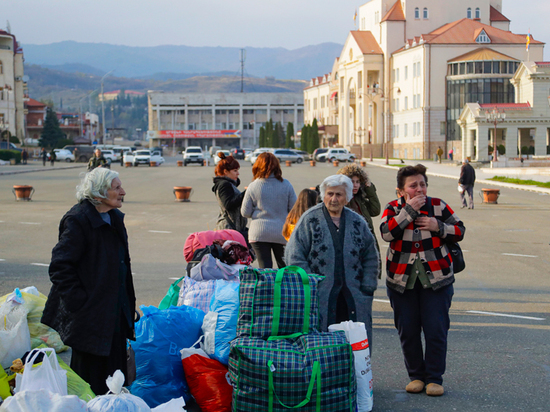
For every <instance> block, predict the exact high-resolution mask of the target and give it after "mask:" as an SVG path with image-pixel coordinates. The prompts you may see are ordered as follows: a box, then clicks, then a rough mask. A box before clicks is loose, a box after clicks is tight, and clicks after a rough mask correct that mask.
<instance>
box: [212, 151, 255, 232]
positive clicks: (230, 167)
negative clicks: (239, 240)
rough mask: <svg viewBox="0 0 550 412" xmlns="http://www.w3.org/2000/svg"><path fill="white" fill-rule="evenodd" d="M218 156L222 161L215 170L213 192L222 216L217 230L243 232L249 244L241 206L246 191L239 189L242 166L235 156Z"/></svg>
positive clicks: (220, 153) (219, 154)
mask: <svg viewBox="0 0 550 412" xmlns="http://www.w3.org/2000/svg"><path fill="white" fill-rule="evenodd" d="M217 156H219V157H220V159H221V160H220V161H219V163H218V165H217V166H216V169H215V170H214V173H215V174H216V177H215V178H214V186H212V191H213V192H214V193H215V194H216V198H217V199H218V203H219V205H220V214H219V216H218V223H217V224H216V229H217V230H221V229H233V230H237V231H239V232H241V234H242V235H243V236H244V238H245V240H246V241H247V242H248V228H247V227H246V224H247V219H246V218H245V217H243V216H242V215H241V204H242V203H243V198H244V194H245V191H243V192H241V191H239V189H237V187H238V186H239V185H240V184H241V181H240V180H239V169H240V167H241V166H240V165H239V162H238V161H237V160H235V158H233V156H228V157H225V155H224V154H223V153H222V152H219V153H218V154H217Z"/></svg>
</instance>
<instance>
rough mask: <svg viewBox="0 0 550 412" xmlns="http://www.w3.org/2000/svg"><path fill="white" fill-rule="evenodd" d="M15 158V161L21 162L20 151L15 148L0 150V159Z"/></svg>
mask: <svg viewBox="0 0 550 412" xmlns="http://www.w3.org/2000/svg"><path fill="white" fill-rule="evenodd" d="M10 159H15V161H16V163H21V152H19V151H17V150H0V160H7V161H9V160H10Z"/></svg>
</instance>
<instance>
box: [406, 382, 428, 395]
mask: <svg viewBox="0 0 550 412" xmlns="http://www.w3.org/2000/svg"><path fill="white" fill-rule="evenodd" d="M423 389H424V382H422V381H421V380H418V379H417V380H414V381H411V382H409V384H408V385H407V386H405V390H406V391H407V392H409V393H420V392H422V390H423Z"/></svg>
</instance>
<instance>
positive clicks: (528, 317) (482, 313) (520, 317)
mask: <svg viewBox="0 0 550 412" xmlns="http://www.w3.org/2000/svg"><path fill="white" fill-rule="evenodd" d="M466 312H468V313H477V314H480V315H491V316H502V317H504V318H517V319H529V320H546V318H534V317H532V316H519V315H508V314H506V313H495V312H482V311H479V310H468V311H466Z"/></svg>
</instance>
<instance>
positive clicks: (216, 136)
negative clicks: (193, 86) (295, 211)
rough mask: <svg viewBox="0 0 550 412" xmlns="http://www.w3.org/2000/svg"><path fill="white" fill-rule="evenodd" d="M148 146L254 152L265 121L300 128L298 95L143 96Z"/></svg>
mask: <svg viewBox="0 0 550 412" xmlns="http://www.w3.org/2000/svg"><path fill="white" fill-rule="evenodd" d="M148 109H149V127H148V131H147V137H148V139H149V141H150V144H151V145H152V146H156V145H159V146H160V145H166V146H169V147H172V146H174V147H178V148H185V147H187V146H201V147H203V148H206V147H210V146H220V147H222V148H224V149H230V148H234V147H246V148H256V147H258V140H259V131H260V127H262V126H265V124H266V122H267V121H268V120H269V119H271V120H272V121H273V124H275V123H277V122H281V125H282V126H283V129H284V130H286V128H287V125H288V123H290V122H292V123H293V126H294V130H295V131H297V130H300V129H301V127H302V126H303V124H304V104H303V96H302V94H301V93H165V92H159V91H149V92H148Z"/></svg>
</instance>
